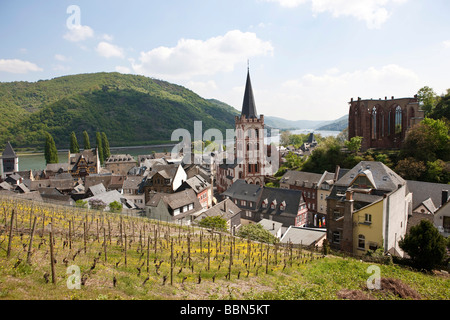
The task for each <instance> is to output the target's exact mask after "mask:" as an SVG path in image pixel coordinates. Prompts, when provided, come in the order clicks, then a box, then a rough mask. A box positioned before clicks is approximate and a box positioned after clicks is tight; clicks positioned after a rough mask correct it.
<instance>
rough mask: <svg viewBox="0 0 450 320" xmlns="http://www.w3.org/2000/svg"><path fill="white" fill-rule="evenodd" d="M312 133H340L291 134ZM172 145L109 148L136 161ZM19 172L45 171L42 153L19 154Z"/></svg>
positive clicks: (63, 154) (64, 156) (63, 155)
mask: <svg viewBox="0 0 450 320" xmlns="http://www.w3.org/2000/svg"><path fill="white" fill-rule="evenodd" d="M311 132H314V133H315V134H320V135H322V137H328V136H337V135H338V134H339V133H340V131H321V130H312V129H311V130H310V129H301V130H292V131H291V133H292V134H305V133H311ZM276 138H277V137H271V140H272V141H276V140H277V139H276ZM172 148H173V145H148V146H137V147H111V148H110V150H111V154H129V155H131V156H133V157H134V158H135V159H137V156H139V155H147V154H152V152H153V151H155V152H165V151H167V152H171V151H172ZM18 156H19V170H20V171H25V170H43V169H45V167H46V165H45V158H44V154H43V153H39V154H19V155H18ZM68 157H69V155H68V152H67V151H61V150H60V151H58V159H59V162H60V163H67V161H68Z"/></svg>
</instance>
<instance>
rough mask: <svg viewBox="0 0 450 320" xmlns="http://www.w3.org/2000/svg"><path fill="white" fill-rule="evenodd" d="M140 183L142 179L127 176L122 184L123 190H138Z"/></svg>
mask: <svg viewBox="0 0 450 320" xmlns="http://www.w3.org/2000/svg"><path fill="white" fill-rule="evenodd" d="M141 183H142V177H140V176H127V178H126V179H125V181H124V182H123V189H134V190H135V189H139V187H140V184H141Z"/></svg>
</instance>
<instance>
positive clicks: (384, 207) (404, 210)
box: [327, 161, 412, 256]
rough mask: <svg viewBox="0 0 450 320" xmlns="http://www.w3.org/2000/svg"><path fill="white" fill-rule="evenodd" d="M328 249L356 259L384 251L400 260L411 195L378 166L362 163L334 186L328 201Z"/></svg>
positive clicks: (402, 183) (403, 183) (387, 170)
mask: <svg viewBox="0 0 450 320" xmlns="http://www.w3.org/2000/svg"><path fill="white" fill-rule="evenodd" d="M327 210H328V212H327V216H328V220H327V238H328V240H329V241H330V247H331V248H333V249H337V250H342V251H345V252H349V253H352V254H355V255H363V254H365V253H366V252H367V251H368V250H376V249H378V248H383V249H384V252H385V253H386V252H389V253H390V254H392V255H397V256H403V251H402V250H401V249H400V248H399V246H398V242H399V241H400V239H401V238H402V237H404V235H405V234H406V228H407V222H408V216H409V214H410V213H411V210H412V194H411V193H410V192H409V190H408V187H407V184H406V181H405V180H403V179H402V178H401V177H400V176H399V175H398V174H396V173H395V172H394V171H392V170H391V169H390V168H388V167H387V166H386V165H384V164H383V163H381V162H376V161H361V162H360V163H358V164H357V165H356V166H355V167H353V168H352V169H350V170H349V171H348V172H347V173H346V174H345V175H344V176H343V177H342V178H340V179H339V180H338V181H336V182H335V184H334V186H333V188H332V190H331V194H330V195H329V196H328V197H327Z"/></svg>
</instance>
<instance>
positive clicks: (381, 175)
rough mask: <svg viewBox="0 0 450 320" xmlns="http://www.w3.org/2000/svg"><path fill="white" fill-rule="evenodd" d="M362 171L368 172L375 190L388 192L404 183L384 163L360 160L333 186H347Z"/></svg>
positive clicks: (404, 182)
mask: <svg viewBox="0 0 450 320" xmlns="http://www.w3.org/2000/svg"><path fill="white" fill-rule="evenodd" d="M364 171H366V172H370V174H371V178H373V181H374V182H375V184H376V189H377V190H382V191H387V192H390V191H394V190H396V189H398V186H399V185H405V184H406V181H405V180H404V179H403V178H402V177H400V176H399V175H398V174H397V173H395V172H394V171H392V169H390V168H389V167H387V166H386V165H385V164H384V163H382V162H378V161H361V162H360V163H358V164H357V165H356V166H354V167H353V168H352V169H350V170H349V171H348V172H347V173H346V174H345V175H344V176H343V177H342V178H340V179H339V180H338V181H336V183H335V186H338V187H349V186H350V184H351V182H352V181H353V180H354V179H355V177H356V176H357V175H358V174H359V173H362V172H364Z"/></svg>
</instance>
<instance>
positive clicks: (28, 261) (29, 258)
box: [27, 216, 37, 264]
mask: <svg viewBox="0 0 450 320" xmlns="http://www.w3.org/2000/svg"><path fill="white" fill-rule="evenodd" d="M36 219H37V217H36V216H34V220H33V227H32V228H31V234H30V243H29V244H28V252H27V264H31V248H32V247H33V236H34V228H36Z"/></svg>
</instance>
